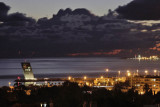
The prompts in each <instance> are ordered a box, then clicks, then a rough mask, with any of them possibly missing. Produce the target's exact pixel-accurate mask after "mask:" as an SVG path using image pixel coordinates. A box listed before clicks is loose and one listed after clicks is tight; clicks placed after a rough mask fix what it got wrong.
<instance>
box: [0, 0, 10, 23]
mask: <svg viewBox="0 0 160 107" xmlns="http://www.w3.org/2000/svg"><path fill="white" fill-rule="evenodd" d="M9 9H10V7H9V6H7V5H6V4H4V3H3V2H0V21H4V20H5V19H6V17H7V13H8V11H9Z"/></svg>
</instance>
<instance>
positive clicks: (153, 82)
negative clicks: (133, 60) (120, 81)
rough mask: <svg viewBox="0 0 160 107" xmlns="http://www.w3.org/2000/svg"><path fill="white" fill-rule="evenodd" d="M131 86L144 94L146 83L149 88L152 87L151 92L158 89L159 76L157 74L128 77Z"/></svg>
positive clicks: (159, 88)
mask: <svg viewBox="0 0 160 107" xmlns="http://www.w3.org/2000/svg"><path fill="white" fill-rule="evenodd" d="M130 83H131V86H132V87H134V88H135V90H136V91H138V93H139V94H144V93H145V90H144V86H145V84H147V85H148V86H149V89H152V92H153V94H157V92H159V91H160V77H159V76H150V75H148V76H135V77H132V78H130Z"/></svg>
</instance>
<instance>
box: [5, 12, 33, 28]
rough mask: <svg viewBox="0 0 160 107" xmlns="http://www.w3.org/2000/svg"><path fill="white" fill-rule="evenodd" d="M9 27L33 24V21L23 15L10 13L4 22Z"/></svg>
mask: <svg viewBox="0 0 160 107" xmlns="http://www.w3.org/2000/svg"><path fill="white" fill-rule="evenodd" d="M5 22H6V23H7V24H9V25H26V24H32V23H35V22H36V21H35V19H33V18H31V17H26V15H25V14H23V13H18V12H17V13H12V14H9V15H8V16H7V20H6V21H5Z"/></svg>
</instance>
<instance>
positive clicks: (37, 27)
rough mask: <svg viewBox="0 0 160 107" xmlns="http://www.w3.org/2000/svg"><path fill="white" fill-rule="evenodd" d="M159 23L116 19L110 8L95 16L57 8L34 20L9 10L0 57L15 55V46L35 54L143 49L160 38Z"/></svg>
mask: <svg viewBox="0 0 160 107" xmlns="http://www.w3.org/2000/svg"><path fill="white" fill-rule="evenodd" d="M28 23H31V24H32V26H31V25H30V24H28ZM159 27H160V25H156V26H153V27H152V26H151V27H146V26H143V25H141V24H135V23H131V22H128V21H127V20H124V19H117V18H116V15H115V12H113V11H111V10H109V14H108V15H106V16H103V17H98V16H95V15H93V14H92V13H91V12H90V11H89V10H87V9H75V10H71V9H70V8H67V9H65V10H63V9H61V10H59V11H58V13H57V14H55V15H54V16H53V17H52V18H46V17H44V18H40V19H39V20H38V21H37V22H36V23H35V20H34V19H33V18H31V17H26V15H25V14H22V13H13V14H9V15H7V18H6V20H5V21H4V23H3V24H0V43H1V45H0V50H1V53H0V57H4V56H5V55H6V57H8V56H11V57H12V56H16V55H19V54H18V52H19V50H20V51H22V53H24V54H29V53H36V54H35V55H36V56H37V57H40V56H42V57H46V56H48V57H49V56H63V55H67V54H69V53H83V52H84V53H85V52H99V51H103V52H110V51H113V50H116V49H122V50H136V49H142V51H143V50H144V49H149V48H151V47H154V45H155V43H156V42H157V41H158V40H160V35H159V34H160V30H158V28H159ZM144 31H145V32H144ZM152 31H154V32H152ZM144 52H145V51H144Z"/></svg>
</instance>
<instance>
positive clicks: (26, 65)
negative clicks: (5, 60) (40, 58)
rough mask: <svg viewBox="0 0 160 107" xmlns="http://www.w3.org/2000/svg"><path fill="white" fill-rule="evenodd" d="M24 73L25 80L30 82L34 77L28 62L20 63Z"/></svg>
mask: <svg viewBox="0 0 160 107" xmlns="http://www.w3.org/2000/svg"><path fill="white" fill-rule="evenodd" d="M21 65H22V68H23V73H24V78H25V80H32V79H34V75H33V72H32V68H31V65H30V63H29V62H22V63H21Z"/></svg>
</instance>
